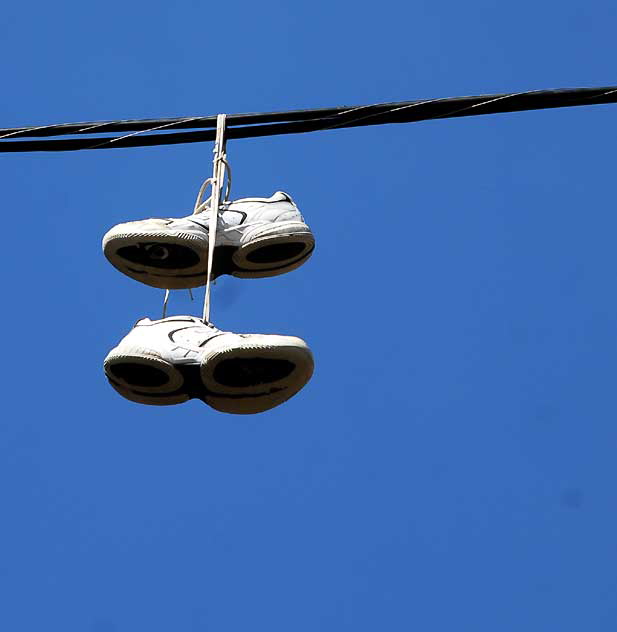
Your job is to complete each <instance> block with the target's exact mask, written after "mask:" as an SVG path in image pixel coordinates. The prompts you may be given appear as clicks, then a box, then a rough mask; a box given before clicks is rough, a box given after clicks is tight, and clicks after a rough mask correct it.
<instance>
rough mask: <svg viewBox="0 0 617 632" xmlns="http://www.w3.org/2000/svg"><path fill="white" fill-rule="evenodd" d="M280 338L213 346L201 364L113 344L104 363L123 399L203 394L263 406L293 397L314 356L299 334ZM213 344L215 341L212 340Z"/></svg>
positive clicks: (238, 407) (168, 400)
mask: <svg viewBox="0 0 617 632" xmlns="http://www.w3.org/2000/svg"><path fill="white" fill-rule="evenodd" d="M280 339H281V340H282V341H284V342H283V344H280V343H278V344H255V342H250V343H248V342H247V345H246V346H242V345H240V346H238V345H236V346H234V347H229V346H224V345H220V346H219V348H213V350H212V351H210V352H209V353H208V354H207V355H206V356H204V358H203V359H202V362H201V365H199V366H198V365H186V366H178V367H177V366H174V365H173V364H171V363H169V362H167V361H165V360H163V359H162V358H160V357H157V356H156V355H155V354H153V353H149V352H145V351H144V350H140V349H135V350H130V349H122V350H113V351H111V352H110V353H109V355H108V356H107V357H106V358H105V361H104V364H103V368H104V370H105V374H106V376H107V379H108V381H109V383H110V384H111V386H112V387H113V388H114V389H115V390H116V391H117V392H118V393H119V394H120V395H122V396H123V397H125V398H126V399H128V400H130V401H133V402H136V403H139V404H148V405H152V406H169V405H172V404H180V403H182V402H185V401H187V400H189V399H193V398H196V399H201V400H202V401H203V402H205V403H206V404H208V405H209V406H211V407H212V408H214V409H215V410H219V411H221V412H226V413H233V414H254V413H260V412H264V411H266V410H269V409H271V408H274V407H275V406H278V405H279V404H282V403H283V402H285V401H286V400H288V399H289V398H290V397H293V395H295V394H296V393H297V392H298V391H300V390H301V389H302V387H303V386H304V385H305V384H306V383H307V382H308V380H309V379H310V377H311V375H312V374H313V356H312V354H311V352H310V350H309V349H308V347H307V346H306V344H305V343H304V342H303V341H302V340H300V339H299V338H293V337H291V336H280ZM213 347H214V345H213Z"/></svg>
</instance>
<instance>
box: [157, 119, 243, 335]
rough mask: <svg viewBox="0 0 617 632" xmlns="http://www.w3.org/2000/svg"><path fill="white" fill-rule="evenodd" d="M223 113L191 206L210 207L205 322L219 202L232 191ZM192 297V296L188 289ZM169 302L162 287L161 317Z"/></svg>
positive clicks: (226, 198) (207, 316) (200, 210)
mask: <svg viewBox="0 0 617 632" xmlns="http://www.w3.org/2000/svg"><path fill="white" fill-rule="evenodd" d="M226 118H227V117H226V115H225V114H219V115H218V116H217V120H216V140H215V143H214V150H213V153H214V158H213V160H212V177H211V178H207V179H206V180H204V182H203V184H202V185H201V187H199V192H198V193H197V199H196V200H195V206H194V208H193V215H196V214H197V213H201V212H202V211H205V210H206V209H208V208H209V209H210V222H209V227H208V243H209V247H208V266H207V272H206V291H205V294H204V308H203V315H202V320H203V321H204V323H206V324H209V322H210V304H211V300H210V297H211V286H212V284H213V280H212V267H213V264H214V248H215V245H216V229H217V225H218V220H219V215H220V210H221V204H225V203H227V202H228V201H229V195H230V193H231V167H230V166H229V162H228V161H227V139H226V138H225V128H226V125H225V123H226ZM225 174H227V181H226V182H225ZM209 186H210V187H212V194H211V195H210V197H209V198H207V199H206V200H203V196H204V193H205V192H206V190H207V189H208V187H209ZM224 186H225V195H224V196H223V199H222V200H221V192H222V190H223V187H224ZM189 294H190V295H191V299H192V298H193V295H192V293H191V290H190V289H189ZM168 302H169V290H165V298H164V300H163V318H165V316H166V315H167V303H168Z"/></svg>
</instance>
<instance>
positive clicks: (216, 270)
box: [103, 191, 315, 290]
mask: <svg viewBox="0 0 617 632" xmlns="http://www.w3.org/2000/svg"><path fill="white" fill-rule="evenodd" d="M209 221H210V210H209V209H206V210H205V211H202V212H200V213H197V214H194V215H189V216H188V217H183V218H181V219H144V220H140V221H136V222H127V223H125V224H118V225H117V226H114V227H113V228H112V229H111V230H110V231H109V232H108V233H107V234H106V235H105V236H104V237H103V252H104V253H105V256H106V257H107V258H108V259H109V261H110V262H111V264H112V265H113V266H115V267H116V268H118V270H120V272H123V273H124V274H126V275H127V276H130V277H131V278H132V279H136V280H137V281H141V282H142V283H145V284H146V285H151V286H153V287H158V288H163V289H172V290H174V289H183V288H192V287H198V286H200V285H204V284H205V282H206V271H207V264H208V247H209V240H208V225H209ZM314 247H315V239H314V237H313V233H311V229H310V228H309V227H308V226H307V225H306V224H305V223H304V219H303V217H302V215H301V214H300V211H299V210H298V207H297V206H296V205H295V204H294V202H293V200H292V199H291V197H290V196H289V195H287V193H283V192H282V191H277V192H276V193H275V194H274V195H272V197H269V198H244V199H241V200H236V201H235V202H228V203H226V204H224V205H222V207H221V211H220V216H219V220H218V224H217V229H216V248H215V251H214V261H213V278H216V277H217V276H220V275H221V274H231V275H233V276H236V277H244V278H256V277H269V276H275V275H277V274H283V273H284V272H289V271H290V270H294V269H295V268H297V267H298V266H301V265H302V264H303V263H304V262H305V261H306V260H307V259H308V258H309V257H310V256H311V254H312V252H313V249H314Z"/></svg>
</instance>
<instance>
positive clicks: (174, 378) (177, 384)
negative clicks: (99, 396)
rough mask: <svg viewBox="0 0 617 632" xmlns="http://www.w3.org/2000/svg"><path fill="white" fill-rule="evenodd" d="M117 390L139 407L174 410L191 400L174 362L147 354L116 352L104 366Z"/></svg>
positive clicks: (142, 351) (135, 351)
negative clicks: (139, 405) (143, 405)
mask: <svg viewBox="0 0 617 632" xmlns="http://www.w3.org/2000/svg"><path fill="white" fill-rule="evenodd" d="M103 369H104V371H105V375H106V376H107V379H108V380H109V383H110V384H111V385H112V386H113V388H114V389H115V390H116V391H117V392H118V393H120V395H122V396H123V397H125V398H126V399H129V400H131V401H132V402H137V403H138V404H150V405H152V406H170V405H172V404H180V403H182V402H185V401H187V400H188V399H190V397H189V395H188V393H186V392H182V390H183V389H182V387H183V386H184V382H185V380H184V376H183V375H182V373H180V371H179V370H178V369H177V368H176V367H175V366H174V365H173V364H171V363H170V362H167V361H165V360H163V359H162V358H160V357H158V356H157V355H154V354H151V353H148V352H146V351H144V350H138V349H135V350H131V349H123V350H121V351H120V350H118V351H116V350H113V351H111V352H110V353H109V354H108V356H107V357H106V358H105V361H104V363H103Z"/></svg>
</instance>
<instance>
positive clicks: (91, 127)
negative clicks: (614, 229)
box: [0, 86, 617, 152]
mask: <svg viewBox="0 0 617 632" xmlns="http://www.w3.org/2000/svg"><path fill="white" fill-rule="evenodd" d="M616 102H617V86H608V87H601V88H566V89H561V90H535V91H530V92H518V93H507V94H494V95H482V96H471V97H449V98H443V99H431V100H422V101H403V102H399V103H378V104H374V105H363V106H351V107H350V106H343V107H336V108H320V109H314V110H294V111H289V112H266V113H254V114H230V115H228V116H227V138H228V139H233V138H256V137H260V136H275V135H279V134H298V133H305V132H315V131H322V130H328V129H339V128H346V127H360V126H365V125H383V124H390V123H412V122H417V121H425V120H430V119H437V118H453V117H462V116H475V115H479V114H497V113H503V112H520V111H525V110H539V109H546V108H559V107H571V106H579V105H592V104H606V103H616ZM215 127H216V116H204V117H199V116H197V117H183V118H167V119H144V120H126V121H103V122H92V123H62V124H55V125H45V126H38V127H20V128H9V129H0V152H26V151H75V150H80V149H99V148H100V149H106V148H114V147H117V148H121V147H122V148H126V147H150V146H155V145H172V144H179V143H194V142H203V141H211V140H214V137H215V133H216V132H215V129H214V128H215ZM187 129H188V130H193V131H176V130H187ZM157 130H158V131H160V130H165V131H164V132H163V133H157V134H152V133H148V132H153V131H157ZM195 130H199V131H195ZM110 132H111V133H115V132H129V134H126V135H125V136H113V137H103V138H101V137H89V138H83V137H82V136H84V135H86V134H89V135H90V136H92V135H93V134H101V133H110ZM142 133H143V135H139V134H142ZM75 135H76V136H78V137H77V138H66V139H53V140H41V138H49V137H50V136H75ZM23 137H29V138H31V137H35V138H36V140H18V139H19V138H23Z"/></svg>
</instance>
